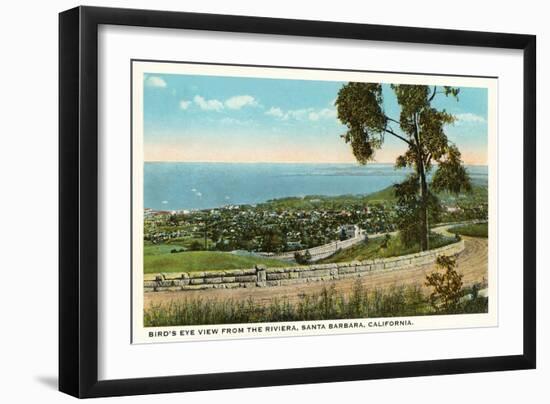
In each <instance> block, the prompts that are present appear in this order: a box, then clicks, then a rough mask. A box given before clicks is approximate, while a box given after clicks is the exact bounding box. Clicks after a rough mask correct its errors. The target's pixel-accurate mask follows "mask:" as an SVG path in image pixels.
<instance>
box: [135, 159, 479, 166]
mask: <svg viewBox="0 0 550 404" xmlns="http://www.w3.org/2000/svg"><path fill="white" fill-rule="evenodd" d="M143 162H144V163H197V164H199V163H200V164H206V163H207V164H354V165H358V166H361V165H362V164H359V163H357V162H356V161H265V160H262V161H233V160H232V161H223V160H218V161H209V160H145V159H144V160H143ZM372 164H392V165H395V162H390V161H373V162H370V163H367V164H363V165H365V166H368V165H372ZM434 165H437V163H434ZM464 165H466V166H488V165H489V164H488V163H467V162H464Z"/></svg>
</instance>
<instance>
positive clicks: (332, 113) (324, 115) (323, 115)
mask: <svg viewBox="0 0 550 404" xmlns="http://www.w3.org/2000/svg"><path fill="white" fill-rule="evenodd" d="M308 118H309V120H310V121H318V120H319V119H330V118H336V110H335V109H332V108H323V109H321V110H319V111H312V112H310V113H309V114H308Z"/></svg>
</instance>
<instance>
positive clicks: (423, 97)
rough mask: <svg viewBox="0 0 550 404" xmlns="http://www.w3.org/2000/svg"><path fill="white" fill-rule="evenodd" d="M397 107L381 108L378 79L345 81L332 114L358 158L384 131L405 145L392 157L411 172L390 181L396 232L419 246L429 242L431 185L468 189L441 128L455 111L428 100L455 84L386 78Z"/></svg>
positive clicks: (378, 143)
mask: <svg viewBox="0 0 550 404" xmlns="http://www.w3.org/2000/svg"><path fill="white" fill-rule="evenodd" d="M391 89H392V90H393V92H394V93H395V96H396V98H397V103H398V104H399V107H400V113H399V117H390V116H388V115H387V114H386V112H385V109H384V97H383V91H382V84H380V83H358V82H350V83H347V84H345V85H344V86H343V87H342V88H341V89H340V91H339V92H338V97H337V99H336V102H335V104H336V107H337V112H338V119H339V120H340V121H341V122H342V123H343V124H344V125H346V127H347V131H346V133H344V134H343V135H342V137H343V139H344V141H345V142H346V143H349V144H350V145H351V148H352V151H353V155H354V156H355V158H356V160H357V161H358V162H359V164H367V163H368V162H370V161H372V160H374V158H375V152H376V150H378V149H380V148H381V147H382V146H383V144H384V139H385V136H393V137H395V138H397V139H399V140H400V141H402V142H404V143H405V144H406V145H407V149H406V151H405V152H404V153H403V154H401V155H399V156H398V157H397V159H396V161H395V165H396V167H398V168H405V167H410V168H412V169H413V173H412V174H411V175H410V176H409V178H407V179H406V180H405V181H404V182H403V183H402V184H397V185H396V196H397V198H398V204H399V210H400V211H401V212H402V216H401V219H402V220H401V221H400V223H401V226H400V230H401V234H402V238H403V240H404V241H405V242H407V243H411V242H413V241H414V240H417V241H420V244H421V248H422V250H426V249H428V248H429V246H428V233H429V220H430V215H432V219H434V218H435V217H436V215H437V211H438V209H437V207H438V205H439V204H438V201H437V198H436V196H435V195H434V194H432V193H431V192H430V188H433V189H434V190H435V191H449V192H453V193H459V192H461V191H463V190H465V191H469V190H470V189H471V183H470V178H469V176H468V173H467V172H466V169H465V168H464V166H463V163H462V159H461V154H460V150H459V149H458V147H457V146H456V145H454V144H453V143H452V142H450V141H449V140H448V138H447V135H446V134H445V126H446V125H449V124H452V123H453V122H454V121H455V117H454V116H453V115H452V114H450V113H448V112H446V111H445V110H438V109H437V108H435V107H434V106H433V101H434V99H435V98H436V96H438V95H442V96H445V97H449V96H450V97H455V98H456V99H457V101H458V95H459V92H460V89H458V88H455V87H449V86H443V87H439V86H433V87H431V86H426V85H404V84H399V85H398V84H392V85H391ZM434 165H437V169H436V170H435V173H434V174H433V177H432V183H431V186H429V184H428V179H427V175H428V174H429V173H430V172H431V171H432V168H433V166H434Z"/></svg>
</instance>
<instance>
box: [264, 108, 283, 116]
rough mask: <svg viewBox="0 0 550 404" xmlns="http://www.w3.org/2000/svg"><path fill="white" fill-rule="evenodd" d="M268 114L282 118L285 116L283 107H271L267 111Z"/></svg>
mask: <svg viewBox="0 0 550 404" xmlns="http://www.w3.org/2000/svg"><path fill="white" fill-rule="evenodd" d="M265 114H266V115H271V116H275V117H277V118H282V117H284V116H285V114H284V113H283V110H282V109H281V108H276V107H271V108H269V109H268V110H267V111H265Z"/></svg>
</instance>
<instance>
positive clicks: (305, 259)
mask: <svg viewBox="0 0 550 404" xmlns="http://www.w3.org/2000/svg"><path fill="white" fill-rule="evenodd" d="M294 260H295V261H296V262H297V263H298V264H300V265H307V264H309V263H310V261H311V253H310V252H309V250H306V251H305V252H304V253H303V254H301V253H300V252H299V251H296V252H295V253H294Z"/></svg>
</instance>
